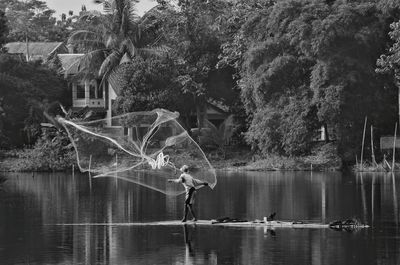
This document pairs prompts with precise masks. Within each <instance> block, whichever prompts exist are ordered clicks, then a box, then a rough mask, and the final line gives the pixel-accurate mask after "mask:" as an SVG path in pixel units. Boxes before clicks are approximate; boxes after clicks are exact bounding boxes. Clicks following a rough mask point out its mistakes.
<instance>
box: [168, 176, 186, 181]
mask: <svg viewBox="0 0 400 265" xmlns="http://www.w3.org/2000/svg"><path fill="white" fill-rule="evenodd" d="M167 181H168V182H174V183H182V176H179V178H177V179H168V180H167Z"/></svg>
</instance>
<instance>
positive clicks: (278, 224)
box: [55, 220, 369, 230]
mask: <svg viewBox="0 0 400 265" xmlns="http://www.w3.org/2000/svg"><path fill="white" fill-rule="evenodd" d="M55 225H62V226H181V225H197V226H222V227H243V228H245V227H266V228H271V229H274V228H331V229H337V230H342V229H343V230H349V229H358V228H368V227H369V225H366V224H360V223H358V222H349V220H346V221H335V222H332V223H329V224H324V223H307V222H301V221H278V220H273V221H262V220H254V221H224V222H219V221H218V220H197V221H186V222H182V221H179V220H172V221H157V222H133V223H69V224H68V223H65V224H55Z"/></svg>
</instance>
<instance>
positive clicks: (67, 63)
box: [58, 53, 84, 74]
mask: <svg viewBox="0 0 400 265" xmlns="http://www.w3.org/2000/svg"><path fill="white" fill-rule="evenodd" d="M83 55H84V54H83V53H65V54H63V53H61V54H58V58H60V61H61V65H62V68H63V70H64V71H67V73H68V74H77V73H78V72H79V59H80V58H81V57H82V56H83Z"/></svg>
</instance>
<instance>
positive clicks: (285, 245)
mask: <svg viewBox="0 0 400 265" xmlns="http://www.w3.org/2000/svg"><path fill="white" fill-rule="evenodd" d="M397 182H398V181H397ZM397 182H396V179H395V177H393V176H391V175H373V174H363V175H362V177H361V176H360V175H357V176H355V178H354V177H353V176H346V175H340V174H337V173H334V174H326V173H323V174H322V173H320V174H316V173H313V176H312V177H311V176H310V174H309V173H301V172H297V173H295V174H292V173H290V174H289V173H286V174H282V173H277V172H274V173H251V174H250V175H247V176H246V175H245V174H243V173H241V174H232V175H230V176H228V177H224V178H220V180H219V185H217V186H216V188H215V190H214V191H211V190H210V189H202V190H200V191H199V193H198V196H199V197H198V201H197V203H198V205H197V208H198V212H199V215H200V217H201V218H202V219H209V218H215V217H217V216H231V217H240V218H249V219H252V218H262V217H263V216H264V215H266V214H268V213H269V212H271V211H276V212H277V213H278V218H279V219H312V220H313V221H321V220H323V216H324V215H325V216H326V220H327V221H331V220H334V219H343V218H347V217H360V218H361V217H362V216H364V214H365V216H366V217H365V220H362V221H364V222H367V223H369V224H371V223H372V218H373V216H372V213H374V222H373V224H374V226H375V227H374V228H373V229H369V230H360V231H356V232H353V233H351V234H349V233H347V232H342V233H339V232H336V231H331V230H324V229H321V230H318V229H308V230H295V229H277V230H276V236H274V237H270V236H268V237H265V236H264V231H263V230H262V229H226V228H225V229H222V228H217V227H215V228H210V227H200V226H198V227H196V228H195V227H193V226H187V229H186V238H185V230H183V229H182V227H180V226H178V227H146V228H143V227H133V226H112V225H107V226H93V225H86V226H85V225H84V226H60V227H55V226H44V225H43V224H54V223H85V222H91V223H120V222H137V221H154V220H165V219H178V217H180V215H181V208H182V207H181V204H182V198H181V197H166V196H165V195H163V194H161V193H157V192H153V191H150V190H147V189H143V188H141V187H139V186H137V185H135V184H132V183H128V182H124V181H120V180H118V182H117V183H116V182H115V180H114V179H112V178H111V179H107V178H104V179H95V180H93V182H92V189H90V187H89V182H88V177H87V175H75V177H74V178H72V177H70V176H68V175H66V174H47V175H44V174H41V175H39V174H36V176H35V177H34V178H32V176H31V174H20V175H19V176H18V177H17V176H16V175H12V176H10V177H9V178H8V180H7V181H6V182H4V184H3V188H2V190H1V192H0V199H1V200H0V206H1V207H0V223H1V224H2V226H1V227H0V249H1V248H4V249H5V251H3V252H0V254H1V255H2V257H1V258H2V261H3V258H4V259H5V260H7V258H13V257H18V256H20V257H21V259H22V260H21V262H20V263H24V262H25V263H28V262H31V263H33V262H36V263H38V264H40V263H45V261H46V262H49V260H51V262H52V263H62V262H63V261H67V262H66V263H68V262H69V263H75V264H85V263H86V264H94V263H105V264H107V263H108V264H119V263H124V262H125V263H126V262H128V263H132V264H140V263H143V260H145V261H146V262H147V263H148V264H163V263H164V264H165V263H168V264H185V263H184V262H185V260H186V261H187V264H190V263H189V261H193V263H194V264H201V263H207V264H217V263H227V264H235V263H236V264H238V263H242V264H257V263H260V262H259V261H263V263H264V264H268V263H285V264H342V263H343V264H344V263H346V261H349V260H351V261H354V264H368V263H371V261H377V260H382V259H383V258H385V263H388V264H396V262H397V259H399V253H398V249H399V241H398V239H396V237H395V235H398V233H399V231H398V220H399V219H398V214H399V213H398V197H397V190H398V188H397V186H396V185H398V183H397ZM393 224H395V225H393ZM189 234H190V235H189ZM18 238H22V240H18ZM39 239H40V240H39ZM4 246H6V247H4ZM60 247H61V248H60ZM17 252H18V253H17ZM43 252H46V253H47V252H51V253H55V254H54V257H52V256H47V257H46V256H43ZM61 253H63V254H61ZM194 253H195V255H194ZM384 253H387V254H384ZM382 255H385V257H383V256H382ZM27 257H29V258H27ZM44 259H45V260H44ZM34 260H35V261H34ZM64 263H65V262H64Z"/></svg>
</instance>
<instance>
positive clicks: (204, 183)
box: [193, 178, 208, 186]
mask: <svg viewBox="0 0 400 265" xmlns="http://www.w3.org/2000/svg"><path fill="white" fill-rule="evenodd" d="M193 182H194V184H195V185H196V186H200V185H204V186H208V183H207V182H204V181H201V180H199V179H195V178H193Z"/></svg>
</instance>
